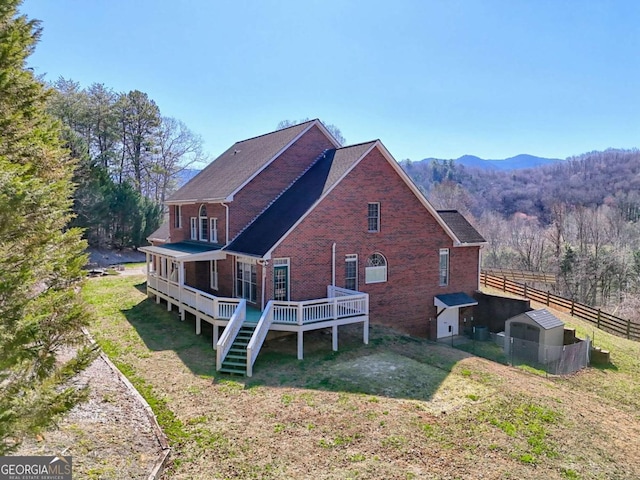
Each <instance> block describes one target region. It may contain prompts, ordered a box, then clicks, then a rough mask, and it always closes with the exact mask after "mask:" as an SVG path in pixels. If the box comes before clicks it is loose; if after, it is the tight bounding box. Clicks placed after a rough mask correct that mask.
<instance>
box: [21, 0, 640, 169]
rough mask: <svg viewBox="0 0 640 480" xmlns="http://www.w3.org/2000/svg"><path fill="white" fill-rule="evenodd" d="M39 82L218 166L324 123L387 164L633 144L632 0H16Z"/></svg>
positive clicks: (636, 100) (635, 55)
mask: <svg viewBox="0 0 640 480" xmlns="http://www.w3.org/2000/svg"><path fill="white" fill-rule="evenodd" d="M21 11H22V12H23V13H25V14H27V15H28V16H29V17H31V18H37V19H39V20H41V21H42V26H43V28H44V32H43V36H42V39H41V42H40V44H39V45H38V47H37V48H36V52H35V54H34V55H33V56H32V57H31V59H30V66H31V67H33V68H34V69H35V71H36V73H38V74H44V75H45V78H46V79H47V80H55V79H57V78H58V77H60V76H63V77H65V78H70V79H73V80H75V81H78V82H80V84H81V85H82V86H88V85H90V84H92V83H104V84H105V85H106V86H108V87H111V88H113V89H114V90H116V91H123V92H126V91H129V90H134V89H137V90H141V91H143V92H146V93H147V94H148V95H149V96H150V98H152V99H153V100H155V101H156V103H157V104H158V106H159V107H160V109H161V111H162V114H163V115H167V116H172V117H176V118H178V119H180V120H182V121H184V122H185V123H186V124H187V125H188V126H189V128H191V130H193V131H194V132H196V133H198V134H200V135H201V136H202V137H203V139H204V142H205V149H206V150H207V151H208V152H209V153H210V154H211V155H212V157H213V158H215V157H216V156H217V155H219V154H220V153H221V152H222V151H224V150H225V149H226V148H228V147H229V146H230V145H231V144H232V143H233V142H235V141H237V140H242V139H244V138H248V137H251V136H255V135H260V134H262V133H266V132H268V131H271V130H273V129H275V127H276V125H277V123H278V122H279V121H280V120H283V119H299V118H304V117H310V118H316V117H318V118H320V119H322V120H324V121H325V122H327V123H332V124H335V125H336V126H338V127H339V128H340V129H341V131H342V133H343V135H344V137H345V138H346V139H347V143H350V144H351V143H359V142H362V141H367V140H371V139H375V138H379V139H381V140H382V142H383V143H384V144H385V145H386V146H387V148H388V149H389V150H390V152H391V153H392V154H393V155H394V157H395V158H396V159H397V160H402V159H405V158H410V159H411V160H420V159H422V158H425V157H436V158H457V157H459V156H461V155H464V154H474V155H478V156H480V157H483V158H505V157H510V156H514V155H517V154H519V153H530V154H533V155H539V156H546V157H554V158H565V157H567V156H570V155H574V154H580V153H584V152H588V151H591V150H602V149H606V148H609V147H614V148H633V147H639V146H640V141H639V138H640V61H639V60H640V58H639V57H640V28H639V27H638V25H639V24H640V2H638V1H636V0H632V1H623V0H610V1H599V0H548V1H546V0H529V1H524V0H502V1H493V0H461V1H458V0H441V1H427V0H424V1H420V0H414V1H404V0H395V1H379V0H366V1H348V0H343V1H340V0H318V1H316V0H293V1H290V0H262V1H258V0H255V1H250V0H180V1H175V0H174V1H161V0H89V1H81V0H25V2H24V3H23V5H22V9H21Z"/></svg>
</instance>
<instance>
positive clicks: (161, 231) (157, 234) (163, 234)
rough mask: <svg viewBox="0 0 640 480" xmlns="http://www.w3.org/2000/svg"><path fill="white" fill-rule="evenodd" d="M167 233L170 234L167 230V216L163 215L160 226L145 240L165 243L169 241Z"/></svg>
mask: <svg viewBox="0 0 640 480" xmlns="http://www.w3.org/2000/svg"><path fill="white" fill-rule="evenodd" d="M169 233H170V229H169V215H165V217H164V219H163V221H162V224H160V226H159V227H158V229H157V230H155V231H154V232H153V233H151V234H150V235H149V236H148V237H147V240H148V241H149V242H163V243H166V242H168V241H169Z"/></svg>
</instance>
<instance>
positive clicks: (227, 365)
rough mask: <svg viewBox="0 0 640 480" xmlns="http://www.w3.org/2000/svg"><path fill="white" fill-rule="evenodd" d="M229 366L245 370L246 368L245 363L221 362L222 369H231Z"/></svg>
mask: <svg viewBox="0 0 640 480" xmlns="http://www.w3.org/2000/svg"><path fill="white" fill-rule="evenodd" d="M231 366H235V367H242V368H246V367H247V362H246V361H244V362H238V361H234V360H227V359H225V360H224V362H222V368H224V367H231Z"/></svg>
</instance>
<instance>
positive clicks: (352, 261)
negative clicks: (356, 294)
mask: <svg viewBox="0 0 640 480" xmlns="http://www.w3.org/2000/svg"><path fill="white" fill-rule="evenodd" d="M344 262H345V263H344V288H346V289H348V290H358V255H356V254H350V255H347V256H346V257H345V259H344Z"/></svg>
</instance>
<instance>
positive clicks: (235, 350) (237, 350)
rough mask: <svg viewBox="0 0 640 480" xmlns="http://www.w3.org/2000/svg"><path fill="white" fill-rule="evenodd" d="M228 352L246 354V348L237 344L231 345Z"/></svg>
mask: <svg viewBox="0 0 640 480" xmlns="http://www.w3.org/2000/svg"><path fill="white" fill-rule="evenodd" d="M229 353H244V354H245V355H246V354H247V349H246V348H241V347H239V346H237V345H236V346H235V347H234V346H233V345H232V346H231V348H230V349H229Z"/></svg>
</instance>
